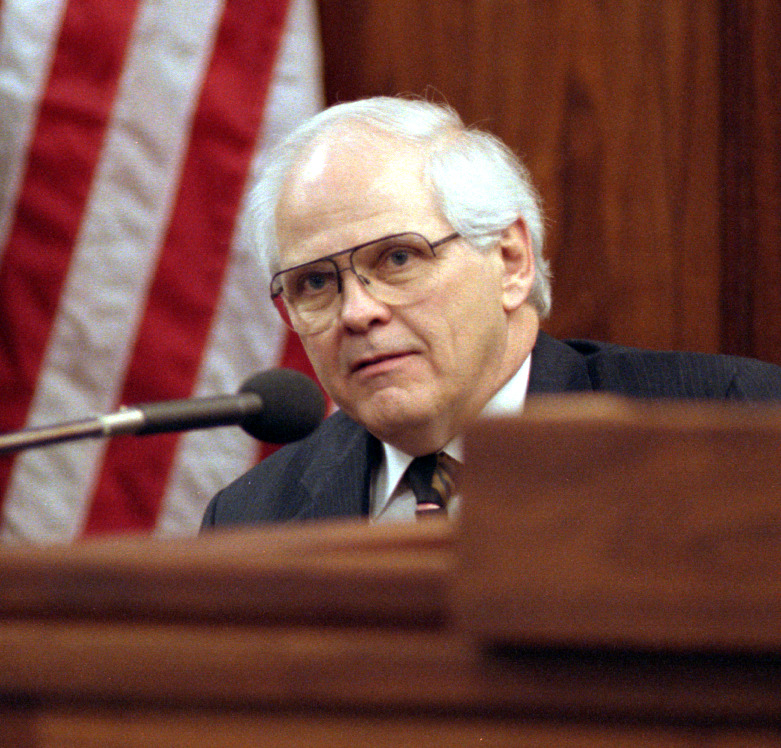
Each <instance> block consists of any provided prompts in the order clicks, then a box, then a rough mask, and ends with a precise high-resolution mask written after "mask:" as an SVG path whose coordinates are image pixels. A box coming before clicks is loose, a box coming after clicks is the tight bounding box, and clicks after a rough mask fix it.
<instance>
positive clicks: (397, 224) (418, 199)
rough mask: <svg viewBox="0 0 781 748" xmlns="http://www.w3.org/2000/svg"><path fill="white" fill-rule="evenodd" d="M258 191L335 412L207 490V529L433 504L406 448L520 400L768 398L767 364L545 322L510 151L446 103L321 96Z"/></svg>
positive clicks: (531, 235)
mask: <svg viewBox="0 0 781 748" xmlns="http://www.w3.org/2000/svg"><path fill="white" fill-rule="evenodd" d="M254 196H255V198H254V204H253V218H254V225H255V228H256V243H257V245H258V247H259V252H260V255H261V258H262V259H263V261H264V263H265V264H266V266H267V269H268V270H269V271H270V274H272V275H273V279H272V284H271V292H272V297H273V298H274V301H275V303H276V304H277V307H278V309H279V310H280V313H281V314H282V316H283V318H284V319H285V321H286V322H287V323H288V324H289V325H290V326H291V327H292V328H293V329H294V330H295V331H297V332H298V333H299V334H300V335H301V339H302V341H303V345H304V348H305V350H306V352H307V355H308V356H309V358H310V360H311V362H312V364H313V366H314V369H315V372H316V373H317V375H318V377H319V379H320V382H321V383H322V385H323V387H324V388H325V389H326V391H327V392H328V394H329V395H330V396H331V398H332V399H333V401H334V402H335V404H336V405H337V406H339V409H340V410H339V411H338V412H337V413H336V414H335V415H333V416H332V417H331V418H329V419H327V420H326V421H325V422H324V423H323V424H322V425H321V426H320V427H319V428H318V429H317V430H316V431H315V432H314V433H313V434H312V435H311V436H309V437H308V438H307V439H305V440H302V441H301V442H297V443H295V444H292V445H288V446H287V447H285V448H283V449H281V450H280V451H278V452H277V453H275V454H274V455H272V456H271V457H269V458H267V459H266V460H264V461H263V462H262V463H261V464H260V465H258V466H257V467H255V468H254V469H253V470H251V471H250V472H249V473H247V474H246V475H245V476H243V477H242V478H240V479H239V480H237V481H236V482H235V483H233V484H232V485H231V486H229V487H228V488H226V489H225V490H223V491H221V492H220V493H219V494H218V495H217V496H216V497H215V498H214V499H213V500H212V502H211V504H210V505H209V507H208V509H207V512H206V515H205V517H204V526H205V527H209V526H214V525H223V524H231V523H241V522H264V521H277V520H287V519H294V518H295V519H313V518H321V517H334V516H345V515H368V516H371V517H373V518H375V519H376V520H383V519H413V518H414V517H415V516H416V513H418V512H420V511H421V510H426V509H432V508H441V506H442V504H443V502H445V501H448V500H449V498H450V497H449V496H448V495H447V492H445V494H446V495H445V496H444V497H443V498H439V494H438V495H437V498H436V499H434V498H432V495H431V494H429V495H428V496H427V497H423V498H421V495H420V494H421V491H422V490H423V489H421V490H418V489H419V485H418V484H419V483H420V480H421V479H420V478H419V477H418V473H417V467H416V466H418V465H421V464H424V463H425V465H426V466H427V467H424V468H423V469H424V472H425V471H428V473H427V475H426V477H425V478H424V479H423V482H427V483H430V482H431V477H432V472H433V473H434V474H435V475H436V476H439V477H440V478H442V479H443V480H444V482H445V483H447V482H448V481H447V478H448V469H447V468H444V472H442V471H441V470H440V469H439V468H437V467H435V463H436V459H435V458H434V457H426V458H424V459H422V460H413V458H416V457H422V456H426V455H433V454H435V453H441V452H443V451H444V452H446V453H448V454H449V455H450V456H451V457H454V458H456V459H458V458H459V456H460V444H459V436H460V435H461V434H463V432H464V430H465V429H466V428H467V427H468V425H469V424H470V423H472V422H473V421H474V420H475V419H476V418H477V417H478V416H479V415H480V414H481V413H492V414H496V413H508V412H511V413H517V412H520V410H521V408H522V405H523V402H524V399H525V397H526V395H527V393H539V392H566V391H588V390H607V391H612V392H617V393H620V394H625V395H632V396H643V397H698V398H738V399H762V398H777V397H781V367H774V366H772V365H769V364H762V363H760V362H756V361H747V360H744V359H737V358H729V357H724V356H703V355H694V354H677V353H655V352H650V351H638V350H633V349H626V348H621V347H617V346H602V345H598V344H593V343H588V342H573V343H562V342H559V341H556V340H554V339H553V338H550V337H549V336H546V335H544V334H542V333H540V332H539V322H540V319H541V318H544V317H545V316H546V315H547V314H548V311H549V309H550V287H549V278H548V266H547V263H546V262H545V260H544V258H543V256H542V241H543V229H542V225H543V224H542V217H541V211H540V207H539V201H538V199H537V196H536V193H535V191H534V189H533V188H532V186H531V184H530V181H529V178H528V174H527V172H526V170H525V169H524V167H523V166H522V165H521V164H520V163H519V162H518V161H517V159H516V158H515V157H514V156H513V154H512V153H511V152H510V151H509V150H508V149H507V148H506V147H505V146H504V145H502V144H501V143H500V142H499V141H498V140H497V139H495V138H494V137H493V136H490V135H488V134H486V133H482V132H479V131H475V130H467V129H465V128H464V126H463V125H462V123H461V121H460V120H459V118H458V116H457V115H456V114H455V113H454V112H452V111H451V110H449V109H447V108H444V107H441V106H438V105H434V104H431V103H427V102H423V101H407V100H402V99H393V98H377V99H367V100H364V101H359V102H353V103H350V104H343V105H339V106H336V107H332V108H331V109H328V110H326V111H325V112H323V113H321V114H319V115H318V116H316V117H315V118H313V119H312V120H310V121H309V122H307V123H305V124H304V125H303V126H302V127H300V128H299V129H298V130H297V131H296V132H294V133H293V134H292V135H291V136H290V137H289V138H288V139H287V140H286V141H285V142H283V143H282V144H281V145H280V146H279V147H278V148H277V149H276V150H275V152H274V153H273V154H272V156H271V158H270V161H269V163H268V165H267V168H266V170H265V172H264V175H263V177H262V178H261V180H260V182H259V184H258V185H257V186H256V189H255V191H254ZM410 465H413V467H410ZM408 467H410V471H409V472H408ZM440 488H442V486H440ZM446 488H447V486H446ZM440 493H441V492H440ZM416 494H417V495H416Z"/></svg>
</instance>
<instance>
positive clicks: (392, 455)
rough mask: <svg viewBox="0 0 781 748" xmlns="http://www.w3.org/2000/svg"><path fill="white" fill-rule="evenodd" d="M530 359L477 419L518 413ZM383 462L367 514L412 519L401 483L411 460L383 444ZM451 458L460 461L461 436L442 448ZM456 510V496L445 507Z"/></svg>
mask: <svg viewBox="0 0 781 748" xmlns="http://www.w3.org/2000/svg"><path fill="white" fill-rule="evenodd" d="M530 371H531V356H527V357H526V360H525V361H524V362H523V364H522V365H521V368H520V369H518V371H517V373H516V374H515V375H514V376H513V377H512V378H511V379H510V380H509V381H508V382H507V384H505V385H504V387H502V389H500V390H499V392H497V393H496V394H495V395H494V396H493V397H492V398H491V399H490V400H489V401H488V403H487V404H486V406H485V408H483V411H482V413H481V414H480V415H481V416H501V415H511V414H517V413H520V412H521V411H522V410H523V404H524V402H525V400H526V391H527V390H528V388H529V373H530ZM382 448H383V459H382V462H381V463H380V465H379V466H378V467H377V469H376V470H375V472H374V475H373V476H372V483H371V502H370V511H369V515H370V517H371V519H372V520H373V521H375V522H387V521H395V520H412V519H415V503H416V502H415V496H414V495H413V493H412V491H411V489H410V488H409V486H408V485H407V482H406V481H403V480H402V477H403V475H404V473H405V472H406V470H407V468H408V467H409V464H410V463H411V462H412V460H413V458H412V457H411V456H410V455H408V454H405V453H404V452H402V451H401V450H399V449H396V447H393V446H391V445H390V444H386V443H385V442H383V444H382ZM444 451H445V452H447V453H448V454H449V455H450V456H451V457H454V458H455V459H456V460H458V461H459V462H462V461H463V460H462V455H463V452H462V443H461V437H456V438H455V439H453V440H452V441H451V442H449V443H448V444H447V445H446V446H445V449H444ZM448 509H449V511H457V510H458V496H455V497H454V498H453V501H452V503H451V505H450V507H449V508H448Z"/></svg>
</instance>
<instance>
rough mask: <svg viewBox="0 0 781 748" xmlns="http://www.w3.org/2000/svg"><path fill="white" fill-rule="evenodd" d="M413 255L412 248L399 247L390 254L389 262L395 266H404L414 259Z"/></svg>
mask: <svg viewBox="0 0 781 748" xmlns="http://www.w3.org/2000/svg"><path fill="white" fill-rule="evenodd" d="M411 255H412V252H411V250H409V249H404V248H401V247H399V248H398V249H394V250H393V251H392V252H390V253H389V254H388V262H389V263H390V264H391V265H393V266H395V267H402V265H406V264H407V263H408V262H409V261H410V259H412V258H411Z"/></svg>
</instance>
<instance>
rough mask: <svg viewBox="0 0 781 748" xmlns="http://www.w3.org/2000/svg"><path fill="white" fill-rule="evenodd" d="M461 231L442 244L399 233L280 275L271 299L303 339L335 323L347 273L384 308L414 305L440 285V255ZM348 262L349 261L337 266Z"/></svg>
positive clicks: (287, 322)
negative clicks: (343, 275) (438, 261)
mask: <svg viewBox="0 0 781 748" xmlns="http://www.w3.org/2000/svg"><path fill="white" fill-rule="evenodd" d="M458 236H459V234H458V233H453V234H449V235H448V236H446V237H444V238H443V239H440V240H439V241H436V242H429V241H428V239H426V238H425V237H422V236H421V235H420V234H414V233H408V234H393V235H392V236H385V237H382V238H381V239H375V240H373V241H370V242H366V244H359V245H358V246H357V247H351V248H350V249H343V250H341V251H340V252H334V254H332V255H328V256H326V257H321V258H320V259H318V260H313V261H312V262H305V263H303V264H301V265H296V266H294V267H292V268H287V269H286V270H282V271H280V272H279V273H276V274H275V275H274V277H273V278H272V279H271V299H272V301H273V302H274V304H275V306H276V308H277V311H278V312H279V314H280V316H281V317H282V319H283V320H284V321H285V324H286V325H288V327H290V328H291V329H293V330H295V331H296V332H297V333H299V334H301V335H314V334H315V333H318V332H322V331H323V330H325V329H327V328H328V327H329V326H330V325H331V324H332V323H333V321H334V319H335V318H336V315H337V310H338V308H339V294H341V292H342V286H343V283H342V273H343V272H345V271H346V270H352V272H353V273H355V276H356V277H357V278H358V280H359V281H360V282H361V283H362V284H363V286H364V287H365V289H366V290H367V291H368V293H370V294H371V296H372V297H373V298H374V299H376V300H377V301H379V302H381V303H383V304H414V303H415V302H417V301H420V300H421V299H423V298H424V297H425V296H426V295H427V294H428V293H429V292H430V291H431V290H432V289H433V288H434V286H435V285H436V282H437V277H438V273H437V272H436V263H435V260H436V259H437V255H436V253H435V252H434V249H435V248H436V247H439V246H441V245H443V244H446V243H447V242H451V241H453V239H456V238H458ZM340 258H345V259H346V260H347V264H344V262H342V263H341V265H342V266H341V267H340V263H339V262H337V260H339V259H340Z"/></svg>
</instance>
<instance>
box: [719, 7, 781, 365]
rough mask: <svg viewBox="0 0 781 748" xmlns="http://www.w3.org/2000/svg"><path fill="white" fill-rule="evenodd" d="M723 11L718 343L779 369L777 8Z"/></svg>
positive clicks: (780, 25)
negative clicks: (721, 257)
mask: <svg viewBox="0 0 781 748" xmlns="http://www.w3.org/2000/svg"><path fill="white" fill-rule="evenodd" d="M722 5H723V8H722V37H723V46H722V88H723V96H722V100H723V107H722V143H723V149H722V161H723V163H722V191H723V192H722V205H723V215H722V221H723V232H722V235H723V251H724V276H723V281H722V291H723V293H722V339H723V344H724V347H725V348H727V349H728V350H731V351H736V352H739V353H746V354H750V355H755V356H758V357H760V358H766V359H768V360H775V361H779V362H781V241H780V240H781V103H780V102H779V81H780V80H781V5H779V4H778V2H776V0H757V1H756V2H754V0H748V1H744V0H741V1H739V2H730V0H723V2H722Z"/></svg>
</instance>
